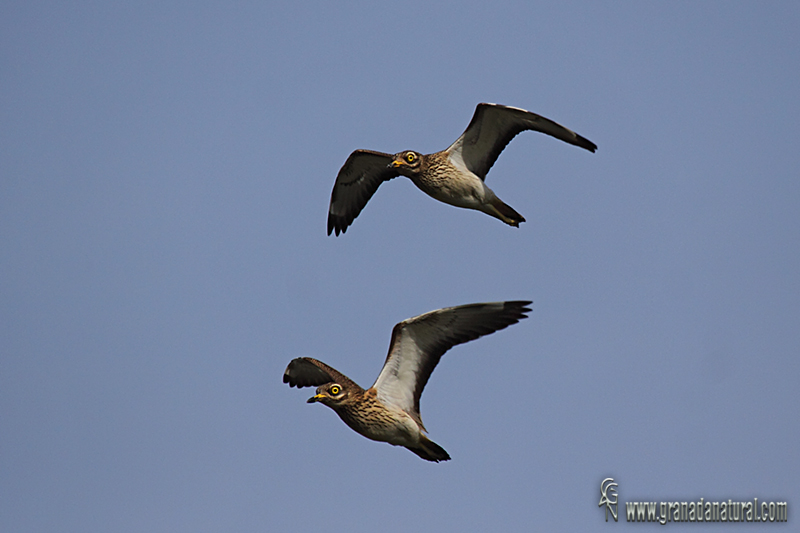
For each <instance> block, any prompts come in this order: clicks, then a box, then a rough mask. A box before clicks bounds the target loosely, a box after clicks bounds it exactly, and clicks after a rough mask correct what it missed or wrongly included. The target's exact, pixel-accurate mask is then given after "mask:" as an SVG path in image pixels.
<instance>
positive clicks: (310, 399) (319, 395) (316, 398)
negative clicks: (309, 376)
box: [306, 394, 324, 403]
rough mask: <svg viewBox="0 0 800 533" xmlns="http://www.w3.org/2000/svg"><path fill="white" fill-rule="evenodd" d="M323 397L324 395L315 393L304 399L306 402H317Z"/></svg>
mask: <svg viewBox="0 0 800 533" xmlns="http://www.w3.org/2000/svg"><path fill="white" fill-rule="evenodd" d="M323 397H324V396H322V394H315V395H314V396H312V397H311V398H309V399H308V400H306V403H314V402H318V401H320V400H321V399H322V398H323Z"/></svg>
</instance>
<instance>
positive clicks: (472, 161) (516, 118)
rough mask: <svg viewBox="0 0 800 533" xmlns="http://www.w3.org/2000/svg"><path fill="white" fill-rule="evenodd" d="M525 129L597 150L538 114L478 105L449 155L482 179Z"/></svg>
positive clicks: (451, 147) (576, 135)
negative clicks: (509, 144) (512, 140)
mask: <svg viewBox="0 0 800 533" xmlns="http://www.w3.org/2000/svg"><path fill="white" fill-rule="evenodd" d="M525 130H534V131H539V132H542V133H546V134H547V135H551V136H553V137H555V138H556V139H560V140H562V141H564V142H568V143H570V144H574V145H575V146H580V147H581V148H585V149H586V150H589V151H590V152H594V151H595V150H597V145H595V144H594V143H593V142H592V141H590V140H589V139H586V138H584V137H581V136H580V135H578V134H577V133H575V132H574V131H572V130H569V129H567V128H565V127H564V126H562V125H560V124H556V123H555V122H553V121H552V120H550V119H547V118H544V117H543V116H540V115H537V114H536V113H531V112H530V111H525V110H524V109H520V108H518V107H508V106H504V105H499V104H478V107H477V108H475V114H474V115H473V116H472V121H470V123H469V126H467V129H466V130H465V131H464V133H462V134H461V137H459V138H458V139H457V140H456V142H454V143H453V144H452V145H450V147H449V148H448V149H447V150H446V152H448V153H449V154H451V155H453V156H455V157H457V156H458V155H459V154H460V155H461V158H462V159H463V160H464V163H465V164H466V165H467V168H468V169H469V170H470V171H472V173H473V174H475V175H476V176H478V177H479V178H480V179H482V180H483V179H485V178H486V173H487V172H489V169H490V168H492V165H494V162H495V161H497V158H498V156H499V155H500V152H502V151H503V149H504V148H505V147H506V145H508V143H509V142H511V139H513V138H514V137H515V136H516V135H517V134H518V133H520V132H522V131H525Z"/></svg>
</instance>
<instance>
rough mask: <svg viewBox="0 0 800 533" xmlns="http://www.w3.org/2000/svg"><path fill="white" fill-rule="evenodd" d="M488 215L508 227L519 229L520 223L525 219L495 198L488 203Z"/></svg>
mask: <svg viewBox="0 0 800 533" xmlns="http://www.w3.org/2000/svg"><path fill="white" fill-rule="evenodd" d="M488 207H489V211H488V213H489V214H490V215H492V216H493V217H496V218H499V219H500V220H502V221H503V222H505V223H506V224H508V225H509V226H514V227H515V228H518V227H519V223H520V222H525V217H523V216H522V215H520V214H519V213H517V212H516V211H515V210H514V208H513V207H511V206H510V205H508V204H506V203H505V202H503V201H502V200H501V199H500V198H498V197H497V196H495V197H494V198H492V199H491V200H490V201H489V204H488Z"/></svg>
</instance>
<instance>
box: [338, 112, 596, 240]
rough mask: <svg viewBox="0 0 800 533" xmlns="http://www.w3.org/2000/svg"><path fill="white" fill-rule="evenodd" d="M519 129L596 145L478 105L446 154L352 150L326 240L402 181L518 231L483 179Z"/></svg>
mask: <svg viewBox="0 0 800 533" xmlns="http://www.w3.org/2000/svg"><path fill="white" fill-rule="evenodd" d="M525 130H533V131H539V132H541V133H546V134H547V135H550V136H552V137H555V138H556V139H560V140H562V141H564V142H567V143H570V144H574V145H575V146H579V147H581V148H584V149H586V150H589V151H590V152H594V151H595V150H597V145H595V144H594V143H593V142H592V141H590V140H588V139H586V138H584V137H581V136H580V135H578V134H577V133H575V132H574V131H572V130H569V129H567V128H565V127H564V126H562V125H560V124H556V123H555V122H553V121H552V120H550V119H547V118H544V117H543V116H541V115H537V114H536V113H531V112H530V111H525V110H524V109H520V108H518V107H508V106H504V105H498V104H478V107H476V108H475V114H474V115H473V116H472V120H471V121H470V123H469V126H467V129H466V130H465V131H464V133H462V134H461V137H459V138H458V139H456V142H454V143H453V144H451V145H450V146H449V147H448V148H447V149H445V150H442V151H441V152H436V153H433V154H428V155H423V154H420V153H419V152H414V151H413V150H406V151H404V152H398V153H396V154H394V155H392V154H385V153H383V152H375V151H372V150H356V151H355V152H353V153H352V154H350V157H348V158H347V161H345V163H344V165H343V166H342V168H341V170H339V175H338V176H336V183H335V184H334V185H333V192H332V193H331V204H330V207H329V209H328V235H330V234H331V232H333V231H335V232H336V235H339V233H340V232H341V233H344V232H345V231H347V228H348V226H350V224H352V223H353V220H355V218H356V217H357V216H358V214H359V213H360V212H361V210H362V209H364V206H365V205H367V202H368V201H369V199H370V198H372V195H373V194H375V191H377V190H378V187H379V186H380V184H381V183H383V182H384V181H388V180H390V179H392V178H396V177H397V176H406V177H408V178H410V179H411V181H412V182H414V185H416V186H417V187H418V188H419V189H421V190H422V191H423V192H424V193H426V194H428V195H429V196H431V197H433V198H435V199H436V200H439V201H440V202H444V203H446V204H450V205H454V206H456V207H464V208H467V209H476V210H478V211H482V212H484V213H486V214H487V215H491V216H493V217H495V218H498V219H500V220H502V221H503V222H505V223H506V224H508V225H510V226H515V227H519V224H520V222H525V218H524V217H523V216H522V215H520V214H519V213H517V212H516V211H515V210H514V209H513V208H512V207H511V206H509V205H507V204H506V203H505V202H503V201H502V200H500V198H498V197H497V195H495V193H494V191H492V190H491V189H490V188H489V187H487V186H486V184H485V183H484V180H485V179H486V174H487V173H488V172H489V169H490V168H492V165H494V162H495V161H496V160H497V158H498V156H499V155H500V152H502V151H503V149H504V148H505V147H506V145H507V144H508V143H509V142H511V139H513V138H514V137H515V136H516V135H517V134H518V133H520V132H523V131H525Z"/></svg>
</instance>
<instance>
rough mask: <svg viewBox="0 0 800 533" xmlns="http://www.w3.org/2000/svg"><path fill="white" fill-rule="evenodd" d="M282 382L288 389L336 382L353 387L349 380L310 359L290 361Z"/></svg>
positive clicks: (301, 358)
mask: <svg viewBox="0 0 800 533" xmlns="http://www.w3.org/2000/svg"><path fill="white" fill-rule="evenodd" d="M283 382H284V383H288V384H289V386H290V387H297V388H298V389H299V388H302V387H319V386H320V385H325V384H326V383H331V382H336V383H339V384H340V385H342V386H347V385H350V384H353V385H355V383H353V381H352V380H350V378H348V377H347V376H345V375H344V374H342V373H341V372H339V371H338V370H336V369H333V368H331V367H329V366H328V365H326V364H325V363H323V362H322V361H317V360H316V359H312V358H311V357H298V358H297V359H292V361H291V362H290V363H289V366H287V367H286V370H285V371H284V373H283ZM356 387H358V386H357V385H356Z"/></svg>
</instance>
